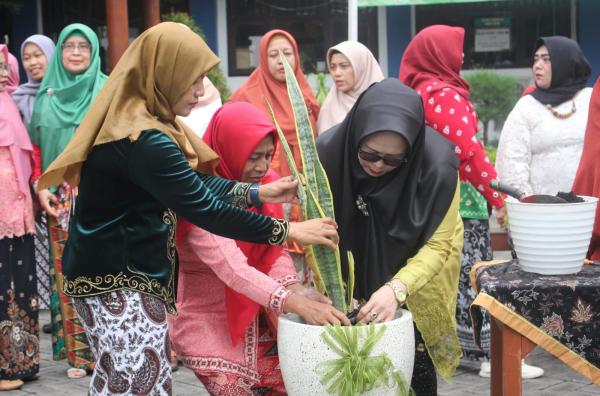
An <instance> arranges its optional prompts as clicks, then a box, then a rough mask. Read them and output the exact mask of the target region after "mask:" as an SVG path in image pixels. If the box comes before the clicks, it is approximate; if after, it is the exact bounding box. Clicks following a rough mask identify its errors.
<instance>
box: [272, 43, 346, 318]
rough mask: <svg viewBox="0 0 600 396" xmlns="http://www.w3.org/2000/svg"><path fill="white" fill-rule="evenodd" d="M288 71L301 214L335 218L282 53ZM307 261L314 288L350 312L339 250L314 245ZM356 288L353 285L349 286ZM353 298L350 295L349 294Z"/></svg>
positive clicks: (287, 151) (302, 104)
mask: <svg viewBox="0 0 600 396" xmlns="http://www.w3.org/2000/svg"><path fill="white" fill-rule="evenodd" d="M279 56H280V59H281V61H282V62H283V65H284V69H285V78H286V85H287V91H288V96H289V99H290V102H291V105H292V109H293V113H294V121H295V127H296V136H297V139H298V143H299V149H300V155H301V159H302V175H303V182H304V185H303V189H304V191H303V192H302V195H303V196H301V197H300V201H301V206H302V212H303V215H304V218H305V219H314V218H319V217H325V216H326V217H331V218H333V217H334V210H333V197H332V194H331V187H330V185H329V180H328V179H327V175H326V173H325V170H324V169H323V166H322V164H321V162H320V161H319V156H318V153H317V147H316V145H315V135H314V132H313V129H312V124H311V122H310V118H309V115H308V109H307V108H306V103H305V102H304V96H303V95H302V91H301V90H300V87H299V85H298V81H297V80H296V77H295V75H294V72H293V70H292V68H291V67H290V65H289V64H288V62H287V60H286V58H285V57H284V56H283V54H282V53H281V52H280V53H279ZM268 107H269V112H270V113H271V117H272V118H273V122H274V123H275V126H276V128H277V133H278V135H279V140H280V141H281V143H282V146H283V149H284V152H285V155H286V158H287V161H288V164H289V165H290V169H292V174H293V175H294V177H298V178H299V171H298V170H297V168H296V166H295V161H294V158H293V155H292V151H291V150H290V148H289V144H287V141H286V139H285V136H284V135H283V133H282V131H281V128H280V127H279V124H278V122H277V119H276V117H275V114H274V113H273V110H272V108H271V107H270V106H269V105H268ZM305 258H306V260H307V263H308V265H309V267H310V268H311V270H312V271H313V273H314V278H315V286H316V287H317V289H318V290H319V291H320V292H322V293H324V294H326V295H327V296H328V297H329V298H330V299H331V301H332V302H333V305H334V306H335V307H336V308H337V309H339V310H340V311H342V312H348V307H349V306H350V304H349V302H347V300H346V299H347V298H348V301H351V300H350V299H349V296H348V294H347V291H346V284H345V283H344V280H343V278H342V266H341V260H340V252H339V249H336V250H335V251H332V250H331V249H329V248H328V247H326V246H322V245H312V246H308V247H305ZM353 279H354V278H353V275H351V276H349V279H348V282H351V281H353ZM348 288H349V289H353V288H354V285H353V284H351V285H348ZM350 296H351V295H350Z"/></svg>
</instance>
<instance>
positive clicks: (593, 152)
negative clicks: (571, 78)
mask: <svg viewBox="0 0 600 396" xmlns="http://www.w3.org/2000/svg"><path fill="white" fill-rule="evenodd" d="M598 158H600V79H598V80H596V85H594V90H593V91H592V98H591V100H590V109H589V113H588V121H587V127H586V129H585V138H584V140H583V152H582V153H581V159H580V160H579V168H578V169H577V174H576V175H575V181H574V182H573V191H574V192H575V193H577V194H579V195H590V196H593V197H598V198H600V161H598ZM588 258H589V259H590V260H600V210H596V222H595V223H594V231H593V233H592V241H591V242H590V248H589V250H588Z"/></svg>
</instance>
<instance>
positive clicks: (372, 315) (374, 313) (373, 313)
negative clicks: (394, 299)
mask: <svg viewBox="0 0 600 396" xmlns="http://www.w3.org/2000/svg"><path fill="white" fill-rule="evenodd" d="M378 316H379V314H378V313H377V312H374V311H371V321H374V320H375V319H377V317H378Z"/></svg>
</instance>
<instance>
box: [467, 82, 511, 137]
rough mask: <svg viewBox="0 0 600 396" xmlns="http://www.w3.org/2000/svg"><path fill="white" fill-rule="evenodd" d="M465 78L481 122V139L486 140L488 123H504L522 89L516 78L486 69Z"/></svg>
mask: <svg viewBox="0 0 600 396" xmlns="http://www.w3.org/2000/svg"><path fill="white" fill-rule="evenodd" d="M465 79H466V80H467V81H468V82H469V84H470V85H471V101H472V102H473V105H474V106H475V110H476V111H477V115H478V116H479V120H480V121H481V122H482V123H483V141H484V143H486V142H487V141H488V132H489V131H488V125H489V122H490V121H494V122H495V123H496V125H498V124H502V123H504V121H505V120H506V117H507V116H508V114H509V113H510V111H511V110H512V109H513V107H514V106H515V103H517V100H518V99H519V94H520V92H521V90H522V88H521V86H520V85H519V83H518V82H517V79H516V78H514V77H510V76H501V75H498V74H496V73H493V72H488V71H476V72H474V73H472V74H469V75H468V76H466V77H465Z"/></svg>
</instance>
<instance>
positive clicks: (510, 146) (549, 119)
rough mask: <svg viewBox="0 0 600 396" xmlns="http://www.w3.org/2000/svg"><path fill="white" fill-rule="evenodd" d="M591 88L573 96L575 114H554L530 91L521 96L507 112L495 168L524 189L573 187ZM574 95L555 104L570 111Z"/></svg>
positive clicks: (553, 190) (550, 191)
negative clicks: (564, 116) (564, 117)
mask: <svg viewBox="0 0 600 396" xmlns="http://www.w3.org/2000/svg"><path fill="white" fill-rule="evenodd" d="M591 94H592V89H591V88H584V89H582V90H581V91H579V93H578V94H577V95H576V96H575V99H574V100H575V107H576V112H575V114H573V115H571V116H570V117H569V118H566V119H562V120H561V119H559V118H557V117H555V116H554V115H552V113H551V112H550V110H548V109H547V108H546V106H545V105H543V104H542V103H540V102H538V101H537V100H536V99H534V97H533V96H531V95H526V96H524V97H522V98H521V99H520V100H519V101H518V102H517V104H516V105H515V107H514V109H513V110H512V111H511V113H510V114H509V115H508V118H507V119H506V122H505V123H504V127H503V128H502V134H501V135H500V143H499V144H498V152H497V154H496V170H497V171H498V177H499V178H500V180H502V181H503V182H505V183H507V184H510V185H512V186H514V187H517V188H519V189H521V190H522V191H523V192H524V193H525V194H527V195H531V194H551V195H555V194H556V193H557V192H558V191H565V192H568V191H571V187H572V185H573V180H574V178H575V173H576V172H577V167H578V166H579V158H580V157H581V151H582V149H583V137H584V135H585V127H586V124H587V117H588V108H589V103H590V97H591ZM572 106H573V102H572V101H571V100H569V101H567V102H564V103H561V104H560V105H559V106H557V107H555V109H556V110H557V111H558V112H559V113H560V114H565V113H569V112H570V111H571V109H572Z"/></svg>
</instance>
